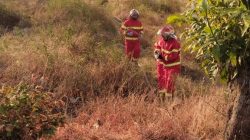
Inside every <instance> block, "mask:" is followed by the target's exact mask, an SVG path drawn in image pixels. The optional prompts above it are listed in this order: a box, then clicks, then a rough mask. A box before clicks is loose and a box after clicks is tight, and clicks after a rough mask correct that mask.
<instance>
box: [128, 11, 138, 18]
mask: <svg viewBox="0 0 250 140" xmlns="http://www.w3.org/2000/svg"><path fill="white" fill-rule="evenodd" d="M129 16H130V17H131V18H133V19H138V18H139V12H138V10H136V9H132V10H130V12H129Z"/></svg>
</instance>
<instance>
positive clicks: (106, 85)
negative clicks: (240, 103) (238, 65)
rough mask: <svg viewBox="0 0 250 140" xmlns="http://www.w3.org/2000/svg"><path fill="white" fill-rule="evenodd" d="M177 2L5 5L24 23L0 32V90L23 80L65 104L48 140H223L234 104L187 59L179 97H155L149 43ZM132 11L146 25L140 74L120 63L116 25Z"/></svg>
mask: <svg viewBox="0 0 250 140" xmlns="http://www.w3.org/2000/svg"><path fill="white" fill-rule="evenodd" d="M181 2H182V1H180V0H178V1H175V0H155V1H154V0H148V1H145V0H137V1H132V0H126V1H125V0H124V1H123V0H117V1H116V0H110V1H109V2H107V1H105V0H32V1H30V0H22V1H19V0H13V1H9V0H2V1H1V2H0V4H2V5H4V9H12V11H11V12H10V13H12V12H14V13H16V14H15V15H16V16H18V18H19V19H20V22H21V23H20V22H19V23H18V25H17V26H15V27H13V28H12V29H11V30H4V31H3V32H2V31H0V33H2V36H1V37H0V84H1V85H17V84H18V83H19V82H21V81H22V82H24V83H28V84H30V85H34V86H39V87H40V88H42V90H44V91H46V92H52V93H53V94H54V98H55V100H59V99H61V100H63V101H64V102H65V104H66V110H67V118H68V119H67V124H66V125H65V127H62V128H59V129H58V131H57V133H56V135H55V136H54V137H53V138H52V139H58V140H59V139H60V140H62V139H68V140H71V139H72V140H74V139H83V140H85V139H93V140H95V139H96V140H97V139H122V140H125V139H135V140H137V139H142V140H144V139H148V140H151V139H155V140H158V139H160V140H161V139H162V140H164V139H180V140H183V139H190V140H192V139H216V140H217V139H222V135H223V130H224V126H225V121H226V118H227V117H226V116H227V114H226V110H227V108H228V106H229V104H230V103H231V100H232V97H231V96H229V95H227V92H226V88H225V87H224V86H218V85H215V84H212V82H210V81H209V80H207V79H206V78H204V76H203V74H202V73H201V72H200V70H199V68H198V67H197V65H196V64H195V63H194V62H193V60H192V59H191V56H190V55H188V54H185V55H184V56H183V62H184V63H183V64H184V65H183V73H182V75H181V76H180V77H179V78H178V82H177V92H176V95H177V96H178V98H177V99H175V101H174V102H172V103H168V102H166V103H163V104H162V103H160V102H159V101H158V98H157V96H156V95H155V92H156V90H155V87H156V77H155V75H156V72H155V61H154V59H153V57H152V56H151V53H152V48H151V45H152V44H153V41H154V40H153V39H152V38H154V37H155V35H154V34H155V32H156V31H157V30H158V28H159V27H160V26H161V25H162V24H164V22H165V17H166V15H168V14H172V13H174V12H179V11H180V10H181V8H180V7H183V4H182V3H181ZM169 5H171V6H169ZM2 7H3V6H2ZM134 7H135V8H137V9H139V11H141V13H142V17H141V20H142V21H143V23H144V26H145V37H144V40H143V48H144V49H143V52H142V58H141V59H140V60H139V64H140V66H141V67H139V66H137V65H136V64H134V63H131V62H128V61H127V60H126V59H125V58H124V56H123V50H122V45H121V43H122V39H121V38H120V37H119V34H118V27H119V25H118V23H117V22H115V21H114V17H118V18H120V19H124V17H125V16H126V15H127V13H128V11H129V9H131V8H134ZM0 12H1V7H0ZM8 12H9V11H8ZM0 16H1V13H0ZM0 19H1V17H0ZM1 21H2V20H0V27H1V28H0V30H1V29H5V28H6V27H5V26H3V24H2V23H1ZM20 24H21V25H20ZM44 139H46V138H44ZM48 139H51V138H48Z"/></svg>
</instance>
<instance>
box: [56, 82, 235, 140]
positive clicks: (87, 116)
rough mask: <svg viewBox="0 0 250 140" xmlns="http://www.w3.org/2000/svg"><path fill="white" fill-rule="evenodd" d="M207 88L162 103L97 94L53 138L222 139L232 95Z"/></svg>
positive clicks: (131, 97) (133, 97) (145, 97)
mask: <svg viewBox="0 0 250 140" xmlns="http://www.w3.org/2000/svg"><path fill="white" fill-rule="evenodd" d="M179 84H180V85H183V84H184V83H182V82H179ZM199 86H201V85H199ZM190 90H191V92H199V91H196V90H193V89H192V88H191V89H190ZM206 90H209V92H208V93H207V94H208V95H204V94H203V93H194V94H193V95H192V96H189V97H185V98H182V100H181V98H180V97H179V98H176V99H175V100H174V101H173V102H165V103H161V102H159V101H158V98H155V97H154V98H152V99H153V100H150V99H149V97H148V96H146V95H142V96H138V95H134V94H133V95H131V96H129V97H127V98H122V97H120V96H114V95H112V96H107V97H106V98H97V99H96V100H93V101H90V102H88V103H87V104H86V105H85V107H84V108H83V109H82V110H81V113H80V114H79V116H78V117H77V118H75V119H73V120H69V121H68V124H66V125H65V127H63V128H59V129H58V132H57V134H56V136H54V137H53V138H52V139H55V140H59V139H60V140H65V139H68V140H71V139H78V140H85V139H115V140H119V139H120V140H126V139H131V140H165V139H175V140H183V139H185V140H196V139H214V140H221V139H223V133H224V127H225V122H226V119H227V115H226V114H227V113H226V110H227V109H228V107H229V106H228V102H230V100H231V97H230V98H226V97H225V96H224V95H225V94H222V93H223V92H226V90H225V89H223V88H220V87H210V88H206ZM179 92H181V91H179ZM221 92H222V93H221ZM182 94H184V93H182Z"/></svg>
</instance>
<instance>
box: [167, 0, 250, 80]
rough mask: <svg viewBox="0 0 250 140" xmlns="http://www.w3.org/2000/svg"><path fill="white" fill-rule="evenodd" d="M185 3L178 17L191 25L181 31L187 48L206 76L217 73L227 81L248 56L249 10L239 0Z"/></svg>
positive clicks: (203, 0) (233, 75)
mask: <svg viewBox="0 0 250 140" xmlns="http://www.w3.org/2000/svg"><path fill="white" fill-rule="evenodd" d="M189 6H190V9H189V10H187V11H186V12H185V13H184V14H183V15H182V17H179V18H180V19H183V16H184V17H185V22H186V23H188V24H189V25H191V26H190V27H189V28H188V29H187V30H186V31H185V33H184V34H183V37H184V39H185V42H186V45H187V50H190V51H191V52H192V53H195V54H196V58H197V59H198V61H199V62H200V63H201V66H202V68H204V70H205V72H206V73H207V74H208V75H209V76H211V77H215V76H216V75H217V73H219V74H220V77H221V80H222V81H225V82H230V81H231V80H233V79H234V78H235V77H236V76H237V74H238V72H239V71H240V69H241V68H244V65H246V64H247V61H248V60H249V58H250V48H249V46H250V30H249V24H250V11H249V10H248V9H247V8H246V6H245V5H244V4H243V3H242V2H241V1H239V0H226V1H220V0H199V1H197V0H193V1H191V2H190V5H189ZM177 19H178V18H177ZM180 19H178V20H180ZM171 23H173V21H172V22H171Z"/></svg>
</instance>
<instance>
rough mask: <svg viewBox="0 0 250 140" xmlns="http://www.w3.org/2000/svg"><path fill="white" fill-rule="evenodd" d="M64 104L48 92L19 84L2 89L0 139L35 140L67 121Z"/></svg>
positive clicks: (0, 94) (0, 95) (0, 98)
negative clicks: (65, 119)
mask: <svg viewBox="0 0 250 140" xmlns="http://www.w3.org/2000/svg"><path fill="white" fill-rule="evenodd" d="M62 107H63V104H62V102H60V101H55V100H54V99H53V98H52V96H51V95H50V94H49V93H43V92H40V91H36V90H32V89H31V88H30V87H29V86H27V85H24V84H19V85H18V86H17V87H5V86H3V87H2V89H1V90H0V139H36V138H39V137H41V136H44V135H51V134H53V133H54V132H55V130H56V127H57V126H59V125H61V124H62V123H63V122H64V115H63V111H62V110H63V109H62Z"/></svg>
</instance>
